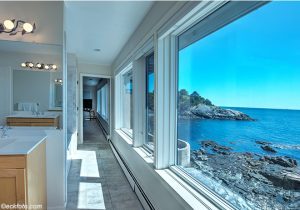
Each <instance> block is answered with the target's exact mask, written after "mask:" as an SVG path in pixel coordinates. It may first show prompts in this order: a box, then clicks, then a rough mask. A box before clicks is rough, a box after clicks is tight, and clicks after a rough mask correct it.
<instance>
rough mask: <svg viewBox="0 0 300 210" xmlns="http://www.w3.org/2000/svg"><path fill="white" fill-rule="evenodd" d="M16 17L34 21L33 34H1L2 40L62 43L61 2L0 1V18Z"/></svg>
mask: <svg viewBox="0 0 300 210" xmlns="http://www.w3.org/2000/svg"><path fill="white" fill-rule="evenodd" d="M6 19H17V20H19V19H20V20H24V21H28V22H30V23H36V31H35V33H33V34H30V35H29V34H27V35H24V36H22V35H21V33H19V34H17V35H15V36H9V35H8V34H1V39H2V40H12V41H22V42H35V43H44V44H45V43H47V44H60V45H61V44H62V40H63V36H62V35H63V2H62V1H61V2H59V1H53V2H51V1H47V2H46V1H23V2H22V1H1V2H0V20H1V21H2V20H6Z"/></svg>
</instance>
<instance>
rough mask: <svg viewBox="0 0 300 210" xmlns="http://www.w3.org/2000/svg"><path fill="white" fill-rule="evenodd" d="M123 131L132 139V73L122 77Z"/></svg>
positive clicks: (129, 72)
mask: <svg viewBox="0 0 300 210" xmlns="http://www.w3.org/2000/svg"><path fill="white" fill-rule="evenodd" d="M121 97H122V99H121V100H122V109H123V110H122V130H123V131H124V132H125V133H126V134H128V135H129V136H130V137H132V128H133V108H132V107H133V101H132V71H131V70H130V71H128V72H126V73H124V74H123V75H122V96H121Z"/></svg>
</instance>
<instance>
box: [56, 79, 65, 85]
mask: <svg viewBox="0 0 300 210" xmlns="http://www.w3.org/2000/svg"><path fill="white" fill-rule="evenodd" d="M54 82H55V83H56V84H59V85H62V83H63V80H62V79H55V80H54Z"/></svg>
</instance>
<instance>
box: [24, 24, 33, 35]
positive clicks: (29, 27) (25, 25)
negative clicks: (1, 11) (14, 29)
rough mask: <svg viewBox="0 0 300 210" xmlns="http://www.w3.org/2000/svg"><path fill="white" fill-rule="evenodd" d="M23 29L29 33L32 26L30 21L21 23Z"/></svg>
mask: <svg viewBox="0 0 300 210" xmlns="http://www.w3.org/2000/svg"><path fill="white" fill-rule="evenodd" d="M23 29H24V30H25V31H26V32H27V33H30V32H32V31H33V26H32V25H31V24H30V23H24V24H23Z"/></svg>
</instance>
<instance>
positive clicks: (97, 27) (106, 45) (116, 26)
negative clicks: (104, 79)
mask: <svg viewBox="0 0 300 210" xmlns="http://www.w3.org/2000/svg"><path fill="white" fill-rule="evenodd" d="M152 4H153V2H151V1H143V2H136V1H135V2H133V1H131V2H120V1H119V2H71V1H67V2H65V9H66V10H65V15H66V16H65V17H66V25H65V27H66V28H65V29H66V32H67V51H68V52H69V53H75V54H76V55H77V58H78V62H79V63H91V64H102V65H110V64H111V63H112V62H113V61H114V59H115V58H116V56H117V55H118V53H119V52H120V50H121V49H122V47H123V46H124V45H125V43H126V42H127V40H128V39H129V38H130V36H131V35H132V34H133V32H134V31H135V29H136V28H137V27H138V25H139V24H140V23H141V21H142V20H143V18H144V17H145V15H146V14H147V13H148V11H149V10H150V8H151V6H152ZM96 48H98V49H101V51H100V52H95V51H94V49H96Z"/></svg>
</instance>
